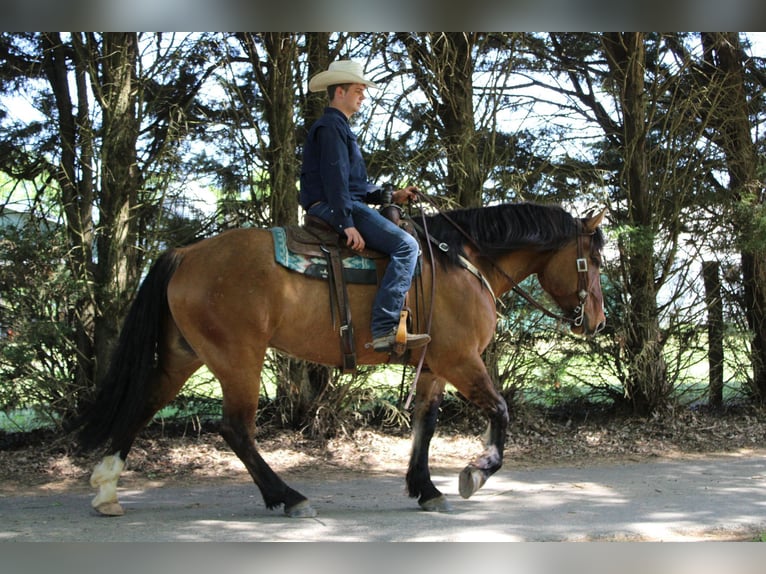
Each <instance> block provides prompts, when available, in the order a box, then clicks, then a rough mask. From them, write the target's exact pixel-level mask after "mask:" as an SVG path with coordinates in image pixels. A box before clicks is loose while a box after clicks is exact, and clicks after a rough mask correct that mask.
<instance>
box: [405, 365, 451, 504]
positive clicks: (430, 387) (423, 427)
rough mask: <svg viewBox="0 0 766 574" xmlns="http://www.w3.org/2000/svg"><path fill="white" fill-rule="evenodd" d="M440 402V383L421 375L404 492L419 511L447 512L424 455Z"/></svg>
mask: <svg viewBox="0 0 766 574" xmlns="http://www.w3.org/2000/svg"><path fill="white" fill-rule="evenodd" d="M443 398H444V381H443V380H442V379H439V378H437V377H435V376H434V375H433V374H432V373H422V374H421V376H420V379H418V383H417V388H416V391H415V407H414V411H413V420H412V452H411V454H410V464H409V468H408V470H407V492H408V493H409V495H410V496H411V497H412V498H417V499H418V504H419V505H420V507H421V508H422V509H423V510H430V511H438V512H446V511H449V510H450V506H449V503H448V502H447V499H446V498H445V497H444V495H443V494H442V493H441V492H440V491H439V489H438V488H436V487H435V486H434V483H433V482H431V471H430V469H429V467H428V451H429V448H430V445H431V439H432V438H433V436H434V430H435V428H436V421H437V419H438V416H439V406H440V405H441V402H442V399H443Z"/></svg>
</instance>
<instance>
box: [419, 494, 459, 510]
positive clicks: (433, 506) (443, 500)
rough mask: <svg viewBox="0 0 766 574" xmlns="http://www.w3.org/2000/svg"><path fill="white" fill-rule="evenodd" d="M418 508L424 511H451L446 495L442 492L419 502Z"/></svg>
mask: <svg viewBox="0 0 766 574" xmlns="http://www.w3.org/2000/svg"><path fill="white" fill-rule="evenodd" d="M418 504H420V508H421V509H423V510H425V511H426V512H452V506H451V505H450V503H449V501H448V500H447V497H446V496H444V495H443V494H441V495H439V496H437V497H436V498H431V499H430V500H425V501H423V502H419V503H418Z"/></svg>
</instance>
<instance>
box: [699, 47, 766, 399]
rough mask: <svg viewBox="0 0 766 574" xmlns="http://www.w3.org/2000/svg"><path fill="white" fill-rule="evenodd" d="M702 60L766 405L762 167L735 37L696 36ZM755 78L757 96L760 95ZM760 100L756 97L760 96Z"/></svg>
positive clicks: (757, 390) (758, 391) (757, 393)
mask: <svg viewBox="0 0 766 574" xmlns="http://www.w3.org/2000/svg"><path fill="white" fill-rule="evenodd" d="M701 40H702V45H703V50H704V51H703V61H702V62H701V72H702V73H701V74H700V77H699V79H700V81H701V82H704V83H705V85H707V86H708V97H707V98H706V100H705V105H704V107H703V110H704V113H705V114H706V115H707V116H708V117H709V118H710V124H711V132H712V133H711V137H712V139H713V140H714V141H715V142H716V144H717V145H718V146H720V148H721V149H722V150H723V153H724V155H725V158H726V169H727V172H728V177H729V183H728V189H727V191H728V194H729V196H730V197H731V199H732V200H733V203H734V205H735V206H736V208H737V209H736V210H735V212H734V222H735V233H736V235H737V238H738V246H739V249H740V252H741V259H742V282H743V285H744V292H745V298H744V307H745V314H746V316H747V323H748V326H749V327H750V330H751V332H752V346H751V351H750V358H751V364H752V369H753V382H752V391H753V395H754V397H755V400H756V402H758V403H759V404H761V405H766V234H764V231H763V230H764V221H766V220H765V219H764V215H763V204H764V182H763V179H762V177H763V173H762V162H761V161H760V160H759V156H758V151H757V148H756V143H755V142H754V141H753V138H752V135H751V133H752V131H753V125H752V123H751V119H750V116H751V109H752V106H751V103H752V100H749V98H748V93H747V87H746V86H747V81H746V76H745V68H746V65H745V61H746V60H748V58H747V56H746V54H745V53H744V51H743V49H742V46H741V44H740V39H739V34H738V33H736V32H710V33H703V34H702V35H701ZM764 85H765V84H764V82H763V77H762V76H761V80H760V88H759V93H761V94H762V93H763V88H764ZM761 99H762V96H761Z"/></svg>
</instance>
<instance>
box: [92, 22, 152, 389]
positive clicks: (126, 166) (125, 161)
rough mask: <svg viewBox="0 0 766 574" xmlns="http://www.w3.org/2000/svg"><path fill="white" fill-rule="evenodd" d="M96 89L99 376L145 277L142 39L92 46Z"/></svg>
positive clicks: (108, 37)
mask: <svg viewBox="0 0 766 574" xmlns="http://www.w3.org/2000/svg"><path fill="white" fill-rule="evenodd" d="M89 49H90V51H91V62H93V63H94V65H93V66H92V67H91V68H90V71H91V74H92V76H91V80H92V84H93V85H94V86H95V90H96V91H97V94H96V97H97V100H98V101H99V104H100V107H101V114H102V118H103V120H102V132H103V133H102V139H101V158H100V160H101V161H100V164H101V172H100V178H99V179H100V184H101V192H100V194H99V222H98V229H99V232H98V234H97V236H96V245H97V249H98V257H97V261H96V264H95V273H94V278H95V281H96V285H95V289H96V300H97V301H98V306H99V313H98V314H97V315H96V321H95V342H96V346H95V351H96V353H95V355H96V362H97V376H98V377H99V378H100V376H101V375H102V374H103V373H104V372H105V371H106V367H107V363H108V359H109V357H110V355H111V352H112V348H113V346H114V343H115V341H116V339H117V336H118V334H119V328H120V320H121V318H122V317H124V316H125V310H126V309H127V307H128V305H129V303H130V300H131V299H132V297H133V293H134V291H135V288H136V285H137V284H138V280H139V276H140V266H141V259H140V257H139V250H138V248H137V245H138V240H137V236H138V233H137V230H138V217H137V213H136V210H137V207H138V205H139V200H138V193H139V189H140V186H141V174H140V173H139V170H138V157H137V153H136V144H137V141H138V132H139V126H138V118H137V113H136V112H137V110H136V106H137V102H136V99H137V86H136V63H137V57H138V37H137V34H136V33H134V32H129V33H105V34H103V37H102V46H101V48H100V50H99V47H98V46H97V45H95V43H94V42H93V41H91V42H90V45H89Z"/></svg>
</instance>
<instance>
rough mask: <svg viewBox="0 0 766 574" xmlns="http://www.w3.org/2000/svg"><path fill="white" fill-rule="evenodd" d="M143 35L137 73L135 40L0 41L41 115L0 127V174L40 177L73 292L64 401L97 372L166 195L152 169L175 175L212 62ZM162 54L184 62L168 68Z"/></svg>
mask: <svg viewBox="0 0 766 574" xmlns="http://www.w3.org/2000/svg"><path fill="white" fill-rule="evenodd" d="M154 38H155V39H156V40H157V43H156V44H155V45H154V48H155V49H156V52H155V56H156V57H157V58H158V59H157V60H155V61H154V66H151V65H148V66H147V63H148V62H149V60H150V55H151V54H150V53H151V50H148V49H145V50H144V51H143V53H142V58H143V59H142V60H141V62H140V63H139V51H140V48H139V45H140V43H141V39H140V38H139V35H138V34H135V33H105V34H102V35H99V34H95V33H70V34H62V33H42V34H32V35H25V36H8V35H5V36H3V42H2V46H3V50H4V52H5V53H6V54H7V57H8V58H9V59H12V60H13V61H14V62H15V63H16V65H15V66H14V67H13V68H12V69H11V72H9V74H8V75H9V76H10V79H9V80H6V81H12V82H15V83H17V84H18V85H22V86H24V89H29V90H31V91H33V92H34V95H35V98H36V101H38V102H40V105H39V112H40V113H41V114H42V115H43V117H44V120H41V121H33V122H29V123H27V124H26V125H25V124H22V123H15V124H11V123H6V125H5V126H3V127H4V138H3V141H4V145H6V146H7V147H8V148H9V152H10V153H9V154H8V155H7V156H5V157H4V158H3V159H2V160H0V161H1V162H2V163H0V169H2V170H3V171H5V172H6V173H16V174H18V176H19V177H21V178H24V179H28V180H43V181H44V184H43V186H41V188H40V194H42V195H46V196H48V197H55V198H56V199H57V201H58V203H59V205H60V207H61V215H62V218H63V221H64V224H65V227H66V231H67V236H68V242H69V250H68V252H67V253H68V264H69V267H70V270H71V275H72V280H73V282H74V283H75V284H76V285H78V286H79V287H80V289H81V293H82V296H80V297H79V298H78V299H77V300H76V301H75V302H74V303H73V304H72V307H71V309H70V313H69V317H70V320H71V322H72V324H71V326H72V333H73V334H72V338H73V343H74V347H75V348H76V353H75V357H76V362H77V369H76V370H75V374H74V376H73V377H74V380H73V381H72V382H71V383H72V384H73V390H72V392H73V394H77V393H80V392H87V391H89V390H90V389H92V387H93V383H94V381H95V380H96V379H97V378H98V377H99V376H100V373H101V372H102V371H103V370H104V369H105V367H106V364H107V362H108V356H109V354H110V353H111V348H112V342H113V341H114V339H115V337H116V335H117V332H118V330H119V325H120V322H121V318H122V317H123V315H124V313H125V309H126V307H127V304H128V303H129V301H130V299H131V298H132V293H133V291H134V289H135V287H136V284H137V282H138V280H139V277H140V275H141V272H142V270H143V266H144V264H145V263H146V260H147V257H146V255H147V253H149V252H151V250H152V247H153V246H155V245H156V244H157V235H156V234H155V231H157V230H158V229H159V228H161V222H162V221H163V213H164V211H163V201H164V200H165V199H167V198H168V197H169V196H168V194H167V187H166V186H167V179H166V178H165V177H164V176H163V177H157V174H165V173H177V171H178V170H177V169H176V164H177V155H176V153H175V151H176V150H177V149H178V146H179V144H180V142H181V138H182V137H183V135H184V134H185V133H188V131H189V130H191V129H193V127H194V125H195V122H194V121H193V120H192V116H193V114H194V111H195V108H194V101H195V94H197V93H198V91H199V90H200V88H201V86H202V84H203V83H204V79H205V78H206V77H207V76H208V75H209V74H210V73H211V70H212V69H214V68H215V66H216V65H218V64H216V63H214V64H213V65H212V66H210V65H209V64H207V63H206V58H199V55H200V53H201V52H204V51H205V50H206V49H207V46H206V45H205V44H204V43H203V42H202V41H200V42H197V43H195V44H194V48H195V49H196V50H198V52H197V53H196V54H195V53H194V49H192V50H191V51H189V52H187V53H186V54H184V56H185V58H184V57H182V56H180V54H179V52H180V47H175V48H174V49H175V50H176V51H174V49H168V50H167V51H163V50H165V49H166V48H167V46H168V44H164V43H163V40H162V36H161V35H156V36H154ZM170 45H171V46H172V43H171V44H170ZM149 47H151V44H149ZM144 48H147V45H146V44H145V45H144ZM174 57H178V59H179V61H180V60H183V61H184V62H185V63H184V64H182V65H181V66H178V67H176V66H174V65H173V64H172V62H173V61H174ZM160 58H164V61H160ZM168 72H169V74H168ZM163 74H168V75H165V76H163ZM36 80H43V82H44V83H40V82H39V81H37V83H35V82H36ZM33 138H36V139H33ZM30 144H32V145H30ZM94 216H95V217H94Z"/></svg>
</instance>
